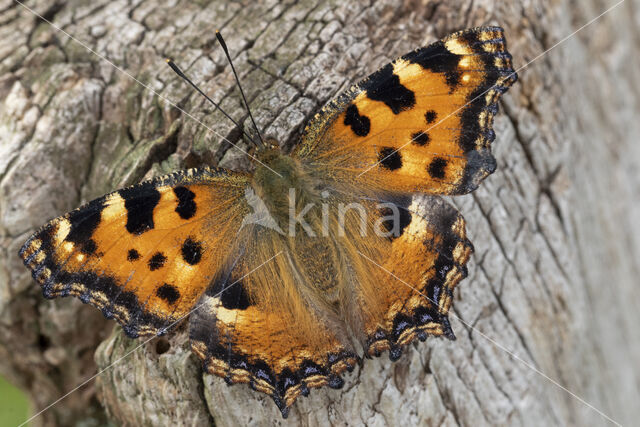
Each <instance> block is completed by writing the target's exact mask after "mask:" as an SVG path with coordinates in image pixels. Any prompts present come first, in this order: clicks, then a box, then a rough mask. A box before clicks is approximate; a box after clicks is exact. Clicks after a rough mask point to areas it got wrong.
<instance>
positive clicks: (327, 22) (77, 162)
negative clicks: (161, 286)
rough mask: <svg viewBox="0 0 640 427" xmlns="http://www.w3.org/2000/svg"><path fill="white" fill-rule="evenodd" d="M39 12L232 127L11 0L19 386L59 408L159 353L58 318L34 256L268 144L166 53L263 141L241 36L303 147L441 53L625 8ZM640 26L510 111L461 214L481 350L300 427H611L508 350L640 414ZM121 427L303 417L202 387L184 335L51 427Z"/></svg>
mask: <svg viewBox="0 0 640 427" xmlns="http://www.w3.org/2000/svg"><path fill="white" fill-rule="evenodd" d="M28 5H29V6H30V7H33V8H34V9H35V10H36V11H37V12H38V13H40V14H42V15H43V16H45V17H46V18H47V19H50V20H52V21H53V22H54V23H55V24H56V25H57V26H59V27H61V28H63V29H64V30H65V31H68V32H69V33H70V34H72V35H73V36H74V37H77V38H78V39H79V40H80V41H81V42H82V43H83V44H85V45H86V46H88V47H90V48H91V49H94V50H95V51H96V52H97V53H99V54H100V55H103V56H105V57H106V58H108V60H109V61H112V62H113V63H114V64H115V65H117V66H118V67H120V68H121V69H123V70H125V71H126V72H127V73H129V74H131V75H132V76H134V77H135V78H136V79H138V80H139V81H140V82H142V83H144V84H145V85H147V86H149V87H150V88H151V89H153V90H154V91H157V93H158V94H160V95H162V97H166V98H167V99H169V100H172V101H173V102H176V103H178V104H179V105H180V107H181V108H183V109H184V110H185V111H187V112H190V113H191V114H193V115H194V116H195V117H197V118H198V120H201V121H202V122H203V123H204V124H206V125H207V126H208V127H210V128H211V129H213V131H210V130H207V129H206V128H205V127H203V126H202V125H201V124H200V123H198V122H196V121H195V120H193V119H191V118H189V117H188V116H186V115H185V114H182V113H181V112H180V111H178V110H177V109H176V108H174V107H172V106H171V105H170V104H169V103H168V102H167V101H166V100H164V99H161V98H159V97H158V96H157V95H156V94H154V93H153V92H151V91H150V90H149V89H145V88H144V87H142V86H141V85H140V84H139V83H137V82H135V81H133V80H132V79H131V78H130V77H128V76H127V75H125V74H124V73H122V72H120V71H118V70H116V69H114V67H113V66H112V65H110V64H109V63H108V62H107V61H105V60H103V59H100V58H98V57H97V56H95V55H94V54H92V53H90V52H88V51H87V48H86V47H83V46H81V45H79V44H78V43H77V42H74V41H71V40H69V39H68V38H67V37H66V36H65V35H63V34H62V33H60V32H59V31H57V30H55V29H54V28H52V27H51V26H50V25H49V24H47V23H44V22H42V21H40V20H38V19H36V18H35V17H34V15H32V14H31V13H30V12H29V11H27V10H26V9H24V8H23V7H21V6H20V5H18V4H17V3H14V2H12V1H11V0H4V1H1V2H0V38H1V39H2V40H3V43H2V45H1V46H0V99H2V102H1V104H0V126H1V131H0V138H1V139H0V242H1V244H0V251H1V252H0V254H1V255H0V325H1V327H0V372H2V374H3V375H6V376H8V377H9V379H10V380H12V381H13V382H15V383H16V384H18V385H19V386H20V387H22V388H23V389H24V390H25V391H26V392H27V393H29V395H30V396H31V398H32V400H33V403H34V409H38V408H43V407H45V406H47V405H48V404H49V403H51V402H53V401H54V400H56V399H57V398H58V397H60V396H62V395H63V394H64V393H66V392H67V391H69V390H71V389H72V388H73V387H75V386H76V385H78V384H80V383H81V382H82V381H83V380H85V379H86V378H89V377H90V376H91V375H93V373H95V372H96V371H97V370H99V369H104V368H107V367H109V365H110V364H112V363H114V362H117V361H118V359H119V358H120V357H122V356H123V355H126V354H127V352H129V351H131V350H132V349H134V348H135V347H136V346H138V345H139V344H140V343H141V341H134V340H130V339H128V338H126V337H125V336H124V335H123V333H122V332H121V330H120V329H119V328H117V327H116V328H114V327H113V322H112V321H106V320H104V319H103V318H102V316H101V314H100V313H99V312H98V311H97V310H94V309H93V308H90V307H87V306H83V305H82V304H81V303H80V302H79V301H77V300H71V299H65V300H59V301H47V300H44V299H43V298H42V296H41V295H40V291H39V289H38V288H37V286H36V284H35V283H34V282H33V281H32V280H31V278H30V276H29V274H28V272H27V271H26V269H24V267H22V265H21V262H20V260H19V259H18V257H17V255H16V254H17V251H18V248H19V246H20V245H21V243H22V242H23V241H24V240H25V239H26V237H27V236H28V235H29V234H30V233H31V232H32V231H33V230H34V229H35V228H36V227H38V226H39V225H41V224H43V223H44V222H45V221H46V220H48V219H49V218H51V217H53V216H57V215H59V214H62V213H64V212H66V211H68V210H71V209H72V208H74V207H76V206H77V205H79V204H80V203H81V202H83V201H87V200H90V199H92V198H94V197H96V196H99V195H101V194H103V193H105V192H107V191H110V190H113V189H115V188H118V187H121V186H123V185H125V184H131V183H134V182H137V181H139V180H140V179H142V178H144V177H150V176H152V175H156V174H159V173H163V172H168V171H171V170H175V169H179V168H184V167H187V166H195V165H199V164H203V163H218V164H220V165H222V166H226V167H232V168H244V167H246V165H247V163H248V161H247V157H246V156H245V155H244V154H242V153H241V152H239V151H238V150H235V149H233V147H231V145H230V144H229V143H226V142H224V141H223V137H227V138H229V140H230V141H231V142H233V143H234V144H235V143H237V144H238V145H239V146H240V147H241V148H243V149H247V148H248V147H247V144H246V143H244V142H243V141H242V140H241V139H240V138H239V137H240V135H239V133H238V132H237V130H234V129H233V126H232V125H230V124H229V123H228V121H226V120H225V119H224V118H223V117H222V115H221V114H219V113H217V112H215V111H212V110H211V109H210V107H209V106H208V105H206V104H205V103H204V102H203V100H202V99H201V98H200V97H198V96H196V95H195V94H193V92H192V91H191V90H190V89H189V88H188V87H187V86H186V85H185V84H184V83H183V82H181V81H179V80H178V79H177V78H176V77H175V76H174V75H173V74H172V72H171V71H170V70H169V69H168V67H166V65H165V64H164V57H167V56H169V57H173V58H175V59H176V61H177V62H178V63H179V64H181V66H182V67H183V68H184V69H185V70H188V71H189V73H190V74H191V76H192V77H193V78H194V80H196V81H198V82H201V83H202V85H203V88H205V89H206V90H207V92H209V93H210V94H212V97H213V98H214V99H220V100H222V105H223V107H224V108H225V109H226V110H227V111H228V112H229V113H230V114H231V115H232V116H233V117H238V118H242V120H243V121H244V122H245V124H248V122H247V116H246V113H245V111H244V110H243V108H242V105H241V103H240V101H239V94H238V92H237V90H236V89H234V80H233V76H232V75H231V73H230V70H229V68H228V67H227V66H226V64H225V60H224V57H223V54H222V52H221V50H220V49H219V48H218V47H217V45H216V43H215V34H214V30H215V29H216V28H220V29H222V30H223V32H224V34H225V36H226V39H227V42H228V45H229V47H230V49H231V51H232V52H233V55H234V57H235V61H236V68H237V69H238V70H239V72H240V75H241V76H240V77H241V79H242V81H243V82H244V87H245V91H246V92H247V95H248V97H249V99H250V103H251V106H252V108H253V111H254V115H255V116H256V120H257V122H258V125H259V126H260V127H261V128H262V129H264V130H265V131H264V133H265V134H267V135H270V136H273V137H276V138H278V139H280V140H283V141H286V142H287V144H288V145H293V144H294V143H295V141H296V139H297V137H298V135H299V132H300V129H301V127H302V126H303V124H304V122H305V121H306V120H307V118H308V117H310V115H311V114H312V113H313V112H314V111H315V110H317V109H318V108H319V107H320V106H321V105H322V104H324V102H326V101H327V100H328V99H329V98H330V97H332V96H333V95H334V94H336V93H338V92H339V91H341V90H343V89H344V88H346V87H347V86H348V85H349V84H350V83H353V82H355V81H357V80H358V79H360V78H361V77H364V76H365V75H367V74H368V73H370V72H372V71H374V70H375V69H377V68H378V67H379V66H381V65H383V64H384V63H386V62H388V61H389V60H390V59H392V58H393V57H395V56H398V55H401V54H403V53H405V52H407V51H409V50H410V49H412V48H414V47H416V46H418V45H421V44H424V43H427V42H430V41H433V40H435V39H436V38H438V37H441V36H444V35H445V34H447V33H449V32H451V31H453V30H457V29H461V28H465V27H471V26H476V25H482V24H499V25H502V26H504V27H505V29H506V33H507V37H508V42H509V50H510V51H511V53H512V54H513V56H514V64H515V65H516V66H522V65H524V64H525V63H527V61H529V60H531V59H533V58H534V57H536V56H537V55H538V54H539V53H541V52H543V51H544V50H545V49H548V48H550V47H552V46H553V45H554V44H555V43H556V42H558V41H559V40H561V39H562V38H563V37H565V36H566V35H568V34H570V33H571V32H572V31H573V29H575V28H578V27H579V26H580V25H582V24H583V23H585V22H587V21H588V20H590V19H591V18H593V17H595V16H597V15H598V14H599V13H600V12H602V11H604V10H605V9H606V8H607V7H609V6H611V5H613V2H602V1H597V0H587V1H582V2H580V4H576V3H575V2H569V1H566V0H557V1H542V2H531V1H522V2H499V4H494V2H491V1H488V0H475V1H473V0H453V1H447V2H444V1H443V2H441V1H428V0H424V1H418V0H415V1H411V0H408V1H403V2H399V1H393V0H382V1H375V2H374V1H371V2H365V1H354V2H337V1H336V2H321V1H312V0H300V1H293V0H290V1H283V2H276V1H273V0H267V1H260V2H250V1H247V2H233V3H228V2H224V1H212V2H205V1H198V2H187V1H177V0H176V1H167V2H161V4H158V2H154V1H150V0H146V1H139V0H133V1H130V2H120V1H115V2H114V1H97V2H96V1H91V2H89V1H83V2H69V3H66V4H65V3H62V2H54V1H38V2H29V3H28ZM638 10H640V8H638V6H637V3H635V4H634V3H633V2H632V1H627V2H625V3H624V4H622V5H621V6H620V7H618V8H617V9H616V10H614V11H613V12H612V13H611V14H609V15H607V16H605V17H604V18H602V19H600V20H598V21H597V22H595V23H594V24H593V25H592V26H589V27H588V28H586V29H584V31H582V32H580V33H579V34H578V35H577V36H575V37H572V38H570V39H569V40H568V41H566V43H563V44H562V45H560V46H559V47H557V48H556V49H554V50H552V51H551V52H550V53H549V54H547V55H545V56H544V57H542V58H540V59H538V60H536V61H535V62H534V63H532V64H531V65H530V66H528V67H527V68H525V69H524V70H522V71H521V72H520V73H519V74H520V81H519V82H518V83H517V84H516V85H515V86H514V87H513V88H512V89H511V90H510V92H509V93H508V94H507V95H506V97H505V98H504V100H503V102H502V107H503V108H502V109H501V112H500V114H499V115H498V117H497V120H496V124H495V128H496V133H497V135H498V137H497V139H496V141H495V142H494V144H493V146H494V151H495V153H496V157H497V159H498V164H499V168H498V170H497V171H496V173H495V174H494V175H492V176H491V177H490V178H488V179H487V180H486V181H485V182H484V184H483V185H482V186H481V188H480V189H479V190H477V191H476V192H475V193H473V195H469V196H464V197H460V198H456V199H455V200H454V203H455V204H456V205H457V206H458V207H459V208H460V210H461V211H462V212H463V214H464V215H465V218H466V219H467V228H468V233H469V235H470V236H471V239H472V241H473V242H474V244H475V247H476V253H475V255H474V257H473V260H472V261H471V265H470V269H469V271H470V274H469V277H468V278H467V279H466V280H465V281H463V282H462V283H461V285H460V286H459V288H458V290H457V292H456V296H455V305H454V313H453V317H454V318H453V319H452V325H453V328H454V331H455V332H456V335H457V336H458V340H457V341H455V342H449V341H446V340H439V339H431V340H428V341H427V343H425V344H419V345H417V346H416V348H415V349H414V350H411V351H408V352H407V354H406V355H405V356H403V358H402V359H401V360H400V361H399V362H397V363H395V364H394V363H391V362H390V361H389V360H388V359H387V358H386V357H382V358H380V359H376V360H367V361H366V362H365V363H364V366H363V367H362V368H361V369H359V370H356V372H354V373H353V374H351V375H350V376H348V377H347V385H346V386H345V388H344V389H343V390H341V391H335V390H330V389H326V390H325V389H323V390H320V391H317V390H314V391H312V393H311V396H310V397H308V398H306V399H301V400H300V401H299V403H297V404H296V405H295V406H294V408H293V410H292V413H291V415H290V418H289V419H288V420H287V421H286V422H282V424H287V425H288V424H291V425H294V424H305V425H327V424H329V423H331V424H336V425H344V424H349V425H360V424H362V423H366V424H368V425H385V424H390V425H416V424H423V425H425V424H426V425H431V424H433V425H438V424H445V425H482V424H498V425H505V424H509V425H605V424H607V421H606V420H605V419H604V418H602V417H600V416H599V415H598V414H597V413H596V412H594V411H593V410H592V409H589V408H588V407H587V406H585V405H584V404H583V403H581V402H579V401H578V400H577V399H576V398H575V397H572V396H571V395H570V394H568V393H567V392H565V391H562V390H561V389H559V388H558V387H556V386H554V385H553V384H551V383H550V382H549V381H548V380H547V379H545V378H543V377H542V376H541V375H539V374H537V373H535V372H533V371H532V370H531V369H530V368H528V367H527V366H525V365H524V364H523V363H522V361H520V360H516V359H514V358H512V357H510V355H509V354H507V353H506V352H505V351H504V349H505V348H506V349H509V350H510V351H513V353H514V354H516V355H517V356H518V358H521V359H522V360H523V361H525V362H526V363H528V364H530V365H532V366H535V367H536V368H537V369H539V370H540V371H542V372H544V373H545V374H547V375H548V376H550V377H552V378H554V379H555V380H557V381H558V382H559V383H560V384H562V385H563V386H564V387H566V388H567V389H569V390H571V391H572V392H574V393H576V394H577V395H579V396H581V397H583V398H584V399H585V400H586V401H588V402H590V403H591V404H593V405H594V406H595V407H596V408H598V409H600V410H602V411H603V412H605V413H606V414H608V415H610V416H611V417H612V418H613V419H615V420H616V421H618V422H620V423H623V424H632V423H633V422H634V421H635V420H637V419H638V416H639V415H640V410H639V409H638V406H637V401H638V396H639V395H640V391H639V387H640V385H639V384H640V373H639V372H638V370H637V368H636V366H635V365H636V364H637V363H636V361H637V360H640V338H639V335H638V333H637V329H636V325H637V324H638V323H639V322H640V311H639V310H637V306H638V304H640V289H639V287H638V286H636V285H637V282H638V279H637V278H638V277H639V276H640V267H639V263H638V259H639V258H640V229H639V228H638V227H636V226H635V223H636V220H637V218H640V174H638V170H639V168H640V146H638V144H637V143H636V138H635V135H638V134H640V129H639V127H640V122H639V121H638V120H637V115H638V112H639V107H638V105H639V101H640V89H639V87H638V85H637V82H638V81H640V75H639V74H640V71H639V70H640V48H639V46H640V44H638V43H637V40H638V37H639V35H638V31H637V28H638V22H639V19H640V18H639V16H638ZM634 13H635V14H634ZM247 128H250V127H249V126H247ZM456 316H459V318H461V319H463V320H464V322H465V323H466V324H467V326H465V324H463V323H462V322H461V321H459V318H456ZM469 325H470V326H469ZM471 327H472V328H473V329H472V328H471ZM495 343H498V344H499V346H501V347H497V346H496V344H495ZM96 349H97V350H96ZM94 354H95V361H94ZM102 408H105V409H106V412H105V411H104V410H103V409H102ZM105 417H108V418H109V419H111V420H113V421H114V422H116V423H117V424H122V425H125V424H128V425H140V424H145V425H203V424H208V423H213V422H214V421H215V423H216V424H217V425H234V424H236V423H240V424H243V425H244V424H251V425H259V424H266V423H271V422H272V421H274V420H275V421H276V422H280V415H279V412H278V411H277V409H276V407H275V405H273V403H272V402H271V401H270V400H269V399H268V398H265V397H263V396H261V395H259V394H257V393H255V392H252V391H250V390H249V388H248V387H246V386H234V387H227V386H226V385H225V384H224V381H222V380H221V379H218V378H215V377H211V376H208V375H202V374H201V371H200V368H199V365H198V362H197V361H196V358H195V357H194V356H192V355H191V352H190V350H189V348H188V342H187V336H186V331H185V330H184V327H182V328H179V329H178V331H176V332H175V333H172V334H170V335H169V336H168V337H167V338H166V339H165V338H161V339H155V340H152V341H151V342H149V343H147V344H144V345H143V346H142V347H141V348H139V349H137V350H135V351H133V352H132V353H131V354H130V355H128V356H126V358H125V359H124V360H122V361H120V362H118V363H116V364H115V366H113V367H111V368H109V369H107V370H106V371H105V372H104V373H103V374H101V375H100V376H98V378H97V379H96V380H95V382H91V383H90V384H89V385H87V386H86V387H84V388H82V389H81V390H79V391H77V392H75V393H73V394H71V395H70V396H69V397H67V398H65V399H64V400H63V401H61V402H60V403H58V404H57V405H55V406H54V407H52V408H51V409H49V410H47V411H46V412H45V413H44V414H42V415H41V416H40V417H38V418H37V419H36V420H34V425H52V426H53V425H70V424H73V423H78V422H81V421H92V422H96V421H97V422H103V421H104V420H105Z"/></svg>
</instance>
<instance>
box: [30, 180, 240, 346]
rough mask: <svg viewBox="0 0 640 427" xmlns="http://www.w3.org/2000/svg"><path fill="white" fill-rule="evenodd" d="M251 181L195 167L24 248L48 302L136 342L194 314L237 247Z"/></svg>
mask: <svg viewBox="0 0 640 427" xmlns="http://www.w3.org/2000/svg"><path fill="white" fill-rule="evenodd" d="M247 185H248V178H247V177H246V176H245V175H241V174H238V173H235V172H229V171H226V170H223V169H209V168H204V169H190V170H186V171H181V172H176V173H173V174H170V175H166V176H163V177H159V178H156V179H153V180H151V181H147V182H143V183H141V184H138V185H134V186H132V187H129V188H125V189H122V190H119V191H116V192H113V193H110V194H107V195H105V196H103V197H101V198H99V199H96V200H94V201H92V202H90V203H88V204H87V205H85V206H82V207H80V208H79V209H76V210H74V211H72V212H70V213H68V214H66V215H64V216H61V217H59V218H55V219H53V220H51V221H50V222H49V223H47V224H46V225H45V226H44V227H42V228H41V229H40V230H38V231H37V232H36V233H35V234H34V235H32V236H31V237H30V238H29V240H27V242H26V243H25V244H24V246H23V247H22V249H21V250H20V256H21V257H22V259H23V261H24V263H25V265H26V266H27V267H28V268H29V269H30V270H31V272H32V275H33V277H34V279H35V280H36V281H37V282H38V283H39V284H40V285H41V286H42V289H43V293H44V295H45V297H47V298H54V297H59V296H61V297H65V296H68V295H72V296H75V297H78V298H80V299H81V300H82V301H83V302H84V303H89V304H91V305H93V306H95V307H97V308H99V309H101V310H102V312H103V313H104V315H105V316H106V317H108V318H111V317H113V318H114V319H115V320H117V321H118V323H120V324H121V325H122V326H123V327H124V330H125V332H126V333H127V334H128V335H129V336H132V337H135V336H138V335H153V334H158V333H163V332H164V331H165V330H166V328H167V327H169V326H172V325H173V324H174V323H175V322H176V321H178V320H180V319H181V318H183V317H184V316H186V315H187V314H188V313H189V311H190V310H191V309H192V308H193V306H194V305H195V303H196V302H197V300H198V299H199V298H200V296H201V295H202V294H203V293H204V291H205V290H206V288H207V286H208V285H209V283H210V282H211V280H212V279H213V277H214V275H215V273H216V272H217V270H218V269H219V268H220V266H221V265H222V263H223V262H224V261H225V259H226V257H227V256H228V254H229V252H230V250H231V244H232V242H233V236H234V235H235V234H236V232H237V231H238V229H239V228H240V226H241V223H242V218H243V217H244V215H245V214H246V213H247V212H248V208H247V206H246V203H245V201H244V194H245V193H244V192H245V188H246V186H247Z"/></svg>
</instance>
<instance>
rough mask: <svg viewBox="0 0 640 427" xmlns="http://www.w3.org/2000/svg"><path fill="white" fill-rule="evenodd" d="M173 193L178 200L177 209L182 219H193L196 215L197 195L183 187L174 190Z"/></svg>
mask: <svg viewBox="0 0 640 427" xmlns="http://www.w3.org/2000/svg"><path fill="white" fill-rule="evenodd" d="M173 192H174V193H175V195H176V197H177V198H178V206H177V207H176V212H178V215H180V218H182V219H189V218H192V217H193V216H194V215H195V214H196V202H195V200H194V199H195V197H196V195H195V194H194V193H193V191H191V190H189V189H188V188H187V187H182V186H180V187H176V188H174V189H173Z"/></svg>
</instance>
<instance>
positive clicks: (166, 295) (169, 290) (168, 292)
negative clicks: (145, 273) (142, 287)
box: [156, 283, 180, 304]
mask: <svg viewBox="0 0 640 427" xmlns="http://www.w3.org/2000/svg"><path fill="white" fill-rule="evenodd" d="M156 295H157V296H158V297H159V298H162V299H163V300H165V301H166V302H168V303H169V304H174V303H175V302H176V301H178V299H179V298H180V291H178V289H177V288H176V287H175V286H173V285H170V284H168V283H165V284H164V285H162V286H160V287H159V288H158V289H156Z"/></svg>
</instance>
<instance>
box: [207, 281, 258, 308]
mask: <svg viewBox="0 0 640 427" xmlns="http://www.w3.org/2000/svg"><path fill="white" fill-rule="evenodd" d="M211 295H212V296H213V297H215V298H220V302H221V303H222V306H223V307H224V308H226V309H229V310H232V309H237V310H246V309H247V308H248V307H249V306H250V305H251V302H250V301H249V295H248V294H247V292H246V290H245V289H244V283H243V282H242V281H241V280H232V279H231V278H230V277H229V283H227V282H225V281H222V280H220V281H218V282H217V283H216V284H215V285H214V287H213V289H212V293H211Z"/></svg>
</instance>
